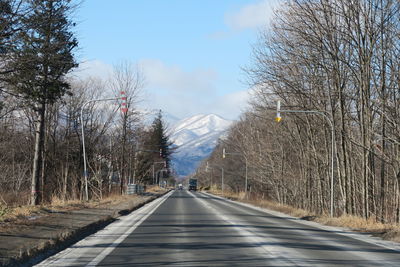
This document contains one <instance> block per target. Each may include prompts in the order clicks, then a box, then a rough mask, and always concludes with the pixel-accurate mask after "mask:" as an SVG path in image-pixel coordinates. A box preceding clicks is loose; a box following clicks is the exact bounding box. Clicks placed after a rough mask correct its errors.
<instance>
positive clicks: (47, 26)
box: [7, 0, 78, 205]
mask: <svg viewBox="0 0 400 267" xmlns="http://www.w3.org/2000/svg"><path fill="white" fill-rule="evenodd" d="M26 3H27V5H28V6H29V10H30V12H29V13H28V14H26V15H25V16H24V17H23V18H22V19H21V27H22V30H21V31H20V32H18V34H17V39H16V44H15V46H14V47H13V50H12V54H13V55H14V59H13V60H12V61H11V62H9V68H10V69H13V70H14V71H13V72H12V73H11V74H10V75H9V76H8V78H7V81H8V83H9V84H10V85H11V86H12V88H13V90H14V92H15V93H17V94H18V95H19V96H20V97H22V98H23V99H25V101H26V102H27V104H28V105H29V106H30V107H31V108H32V109H33V110H34V111H35V113H36V115H37V121H36V131H35V149H34V159H33V171H32V184H31V189H32V190H31V191H32V194H31V204H32V205H36V204H38V203H39V202H40V199H39V197H40V195H39V194H38V191H39V188H40V186H39V180H40V179H39V176H40V173H41V166H42V160H43V150H44V137H45V131H44V124H45V114H46V107H47V105H51V104H53V103H55V102H57V101H58V100H59V99H60V98H61V97H62V96H63V95H64V94H66V93H68V92H69V90H70V86H69V84H68V83H67V82H66V81H65V79H64V76H65V74H67V73H68V72H69V71H70V70H71V69H72V68H74V67H76V66H77V64H76V62H75V59H74V55H73V50H74V49H75V48H76V47H77V44H78V42H77V40H76V38H75V37H74V35H73V32H72V31H71V28H72V27H73V26H75V24H74V23H73V22H72V21H71V20H70V19H69V18H68V15H69V13H70V12H71V10H72V6H71V0H29V1H26Z"/></svg>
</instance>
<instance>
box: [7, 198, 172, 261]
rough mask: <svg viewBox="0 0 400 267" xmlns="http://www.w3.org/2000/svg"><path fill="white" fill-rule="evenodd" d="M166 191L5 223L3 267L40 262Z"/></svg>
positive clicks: (52, 211)
mask: <svg viewBox="0 0 400 267" xmlns="http://www.w3.org/2000/svg"><path fill="white" fill-rule="evenodd" d="M166 192H167V191H164V192H157V193H146V194H144V195H131V196H126V197H125V198H124V200H123V201H121V202H118V203H111V202H110V203H102V204H99V205H97V206H95V207H91V208H79V207H75V208H74V207H71V209H67V210H50V209H41V211H40V212H39V213H37V214H35V215H33V216H29V217H25V218H19V219H18V220H14V221H10V222H1V223H0V266H21V265H25V266H30V265H31V264H34V263H37V262H39V261H40V260H41V259H44V258H46V257H48V256H50V255H52V254H54V253H56V252H58V251H60V250H62V249H64V248H66V247H68V246H70V245H71V244H73V243H75V242H77V241H79V240H80V239H82V238H84V237H86V236H88V235H90V234H92V233H94V232H96V231H98V230H99V229H101V228H103V227H105V226H106V225H108V224H109V223H111V222H113V221H115V220H116V219H117V218H118V217H120V216H123V215H126V214H128V213H130V212H131V211H133V210H135V209H138V208H139V207H141V206H143V205H144V204H146V203H148V202H150V201H152V200H154V199H156V198H157V197H159V196H161V195H163V194H165V193H166Z"/></svg>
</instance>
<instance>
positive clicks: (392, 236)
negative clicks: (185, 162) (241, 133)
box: [209, 189, 400, 242]
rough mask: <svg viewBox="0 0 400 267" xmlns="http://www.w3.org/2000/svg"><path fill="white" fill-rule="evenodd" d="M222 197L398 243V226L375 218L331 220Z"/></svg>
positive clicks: (233, 196)
mask: <svg viewBox="0 0 400 267" xmlns="http://www.w3.org/2000/svg"><path fill="white" fill-rule="evenodd" d="M209 192H210V193H212V194H215V195H221V191H220V190H217V189H213V190H210V191H209ZM224 197H226V198H229V199H232V200H236V201H240V202H245V203H249V204H252V205H255V206H258V207H261V208H267V209H270V210H274V211H279V212H282V213H285V214H288V215H291V216H293V217H298V218H303V217H309V218H312V219H313V220H314V221H316V222H318V223H321V224H324V225H330V226H337V227H345V228H349V229H352V230H355V231H361V232H368V233H372V234H373V235H376V236H380V237H382V238H383V239H386V240H391V241H396V242H400V226H399V225H396V224H384V223H380V222H377V220H376V218H370V219H368V220H366V219H364V218H361V217H356V216H351V215H342V216H340V217H334V218H331V217H330V216H328V215H316V214H313V213H312V212H309V211H307V210H303V209H297V208H294V207H291V206H287V205H282V204H279V203H276V202H272V201H268V200H264V199H246V197H245V195H244V192H241V193H233V192H224Z"/></svg>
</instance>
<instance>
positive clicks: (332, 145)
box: [276, 101, 335, 217]
mask: <svg viewBox="0 0 400 267" xmlns="http://www.w3.org/2000/svg"><path fill="white" fill-rule="evenodd" d="M277 107H278V108H277V117H276V120H277V121H278V122H279V121H280V113H312V114H318V115H321V116H323V117H324V118H325V119H326V120H327V121H328V123H329V126H330V127H331V199H330V202H331V203H330V216H331V217H333V205H334V203H333V199H334V195H333V193H334V190H333V189H334V188H333V182H334V179H333V170H334V166H333V161H334V157H335V153H334V149H335V128H334V127H333V122H332V120H331V118H329V117H328V116H327V115H326V114H325V113H324V112H322V111H318V110H280V101H278V104H277ZM279 112H280V113H279Z"/></svg>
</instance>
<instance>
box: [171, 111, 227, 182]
mask: <svg viewBox="0 0 400 267" xmlns="http://www.w3.org/2000/svg"><path fill="white" fill-rule="evenodd" d="M231 124H232V121H229V120H225V119H223V118H221V117H219V116H217V115H215V114H207V115H205V114H200V115H195V116H192V117H190V118H186V119H183V120H180V121H179V122H177V123H176V124H175V125H174V126H173V127H171V130H170V140H171V141H172V142H173V143H174V144H175V145H177V146H178V150H177V152H176V153H175V155H174V159H173V163H174V165H175V169H176V171H177V172H178V174H179V175H182V176H184V175H188V174H190V173H191V172H193V171H194V170H195V168H196V167H197V165H198V164H199V163H200V161H201V160H203V159H204V158H206V157H207V156H209V155H210V153H211V152H212V151H213V149H214V147H215V146H216V144H217V141H218V138H219V137H220V136H221V135H222V134H224V132H225V131H226V130H227V129H228V128H229V126H230V125H231Z"/></svg>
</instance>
